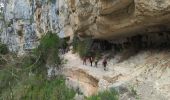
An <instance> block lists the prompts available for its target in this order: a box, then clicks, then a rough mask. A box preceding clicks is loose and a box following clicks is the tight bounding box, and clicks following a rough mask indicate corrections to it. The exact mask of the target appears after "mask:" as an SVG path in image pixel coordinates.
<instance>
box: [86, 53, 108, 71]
mask: <svg viewBox="0 0 170 100" xmlns="http://www.w3.org/2000/svg"><path fill="white" fill-rule="evenodd" d="M88 61H89V63H90V66H93V63H94V64H95V65H94V66H95V67H98V62H99V59H98V58H95V57H92V56H90V57H83V65H87V62H88ZM102 65H103V68H104V70H105V71H106V66H107V58H104V59H103V61H102Z"/></svg>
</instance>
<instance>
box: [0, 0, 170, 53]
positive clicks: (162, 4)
mask: <svg viewBox="0 0 170 100" xmlns="http://www.w3.org/2000/svg"><path fill="white" fill-rule="evenodd" d="M2 3H3V4H2ZM2 5H3V7H2ZM1 10H2V11H1V20H0V27H1V30H0V38H1V41H2V42H3V43H5V44H7V45H8V46H9V48H10V50H11V51H19V52H24V51H25V50H28V49H31V48H34V47H35V46H36V45H37V42H36V41H37V40H38V39H39V38H41V36H42V35H43V34H45V33H46V32H47V31H53V32H56V33H61V34H65V36H68V35H72V34H73V33H76V34H79V35H80V36H81V37H85V36H92V37H93V38H99V39H106V40H109V39H115V38H116V39H119V38H120V37H129V36H133V35H136V34H143V33H147V34H149V33H157V32H160V31H165V32H169V30H170V25H169V23H170V19H169V17H170V1H169V0H1ZM60 29H62V31H60V32H59V30H60Z"/></svg>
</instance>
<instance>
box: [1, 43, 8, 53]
mask: <svg viewBox="0 0 170 100" xmlns="http://www.w3.org/2000/svg"><path fill="white" fill-rule="evenodd" d="M8 51H9V50H8V47H7V45H5V44H1V43H0V54H3V55H5V54H7V53H8Z"/></svg>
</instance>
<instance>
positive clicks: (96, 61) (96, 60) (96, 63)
mask: <svg viewBox="0 0 170 100" xmlns="http://www.w3.org/2000/svg"><path fill="white" fill-rule="evenodd" d="M98 62H99V60H98V59H95V67H97V65H98Z"/></svg>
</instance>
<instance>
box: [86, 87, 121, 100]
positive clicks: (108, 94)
mask: <svg viewBox="0 0 170 100" xmlns="http://www.w3.org/2000/svg"><path fill="white" fill-rule="evenodd" d="M118 99H119V95H118V93H117V92H116V91H115V90H114V89H110V90H106V91H103V92H99V93H98V94H97V95H93V96H90V97H88V98H87V100H118Z"/></svg>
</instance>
